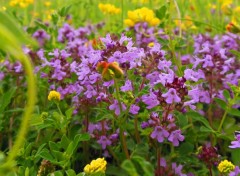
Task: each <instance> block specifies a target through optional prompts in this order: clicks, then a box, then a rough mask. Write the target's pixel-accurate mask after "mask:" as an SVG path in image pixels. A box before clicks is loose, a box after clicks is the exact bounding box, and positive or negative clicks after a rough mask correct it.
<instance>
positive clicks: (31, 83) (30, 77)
mask: <svg viewBox="0 0 240 176" xmlns="http://www.w3.org/2000/svg"><path fill="white" fill-rule="evenodd" d="M18 58H20V61H21V63H22V64H23V66H24V68H25V74H26V75H27V82H28V90H27V95H28V96H27V97H28V100H27V104H26V106H25V110H24V114H23V118H22V122H21V125H20V129H19V132H18V135H17V138H16V141H15V142H14V145H13V147H12V149H11V150H10V151H9V155H8V157H7V162H6V163H5V164H6V165H8V164H13V162H14V159H15V157H16V156H17V153H18V151H19V149H20V148H21V147H22V145H23V142H24V139H25V136H26V134H27V131H28V129H29V128H28V126H29V121H30V119H31V117H32V116H31V114H32V112H33V110H34V104H35V102H36V85H35V78H34V74H33V68H32V65H31V63H30V61H29V60H28V58H27V57H26V56H25V55H24V54H23V53H22V54H19V56H18Z"/></svg>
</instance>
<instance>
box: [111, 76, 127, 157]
mask: <svg viewBox="0 0 240 176" xmlns="http://www.w3.org/2000/svg"><path fill="white" fill-rule="evenodd" d="M114 86H115V90H116V96H117V100H118V104H119V108H120V114H121V113H122V111H123V110H122V103H121V100H120V93H119V87H118V83H117V79H114ZM125 121H126V119H125V118H124V120H121V119H120V118H119V123H118V124H119V128H120V141H121V146H122V150H123V151H124V153H125V156H126V158H127V159H130V156H129V153H128V149H127V142H126V138H125V136H124V129H123V124H124V122H125Z"/></svg>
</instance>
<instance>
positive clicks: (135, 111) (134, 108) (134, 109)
mask: <svg viewBox="0 0 240 176" xmlns="http://www.w3.org/2000/svg"><path fill="white" fill-rule="evenodd" d="M139 110H140V107H139V106H137V105H134V104H132V105H131V107H130V110H129V112H130V113H132V114H138V111H139Z"/></svg>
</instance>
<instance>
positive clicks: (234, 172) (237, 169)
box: [229, 166, 240, 176]
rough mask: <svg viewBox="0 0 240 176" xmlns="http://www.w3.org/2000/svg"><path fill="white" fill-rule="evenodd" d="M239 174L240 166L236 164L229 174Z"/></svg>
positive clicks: (234, 175)
mask: <svg viewBox="0 0 240 176" xmlns="http://www.w3.org/2000/svg"><path fill="white" fill-rule="evenodd" d="M239 174H240V168H239V166H236V167H235V169H234V171H232V172H230V173H229V176H239Z"/></svg>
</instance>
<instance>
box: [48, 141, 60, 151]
mask: <svg viewBox="0 0 240 176" xmlns="http://www.w3.org/2000/svg"><path fill="white" fill-rule="evenodd" d="M48 145H49V147H50V150H51V151H52V150H56V151H58V150H59V149H60V148H59V144H56V143H55V142H52V141H49V143H48Z"/></svg>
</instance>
